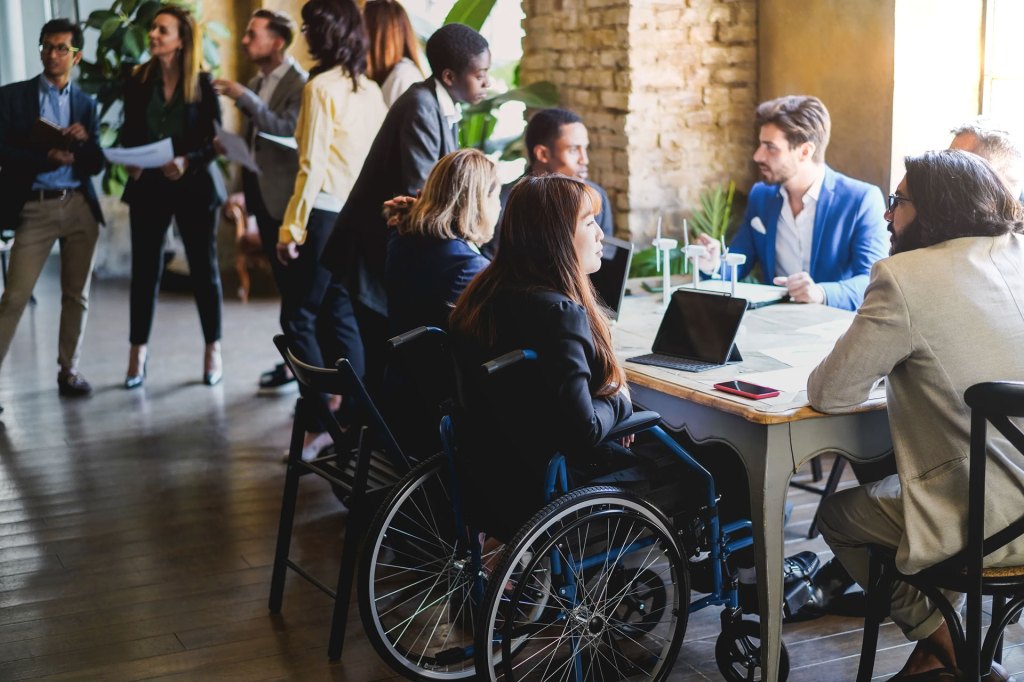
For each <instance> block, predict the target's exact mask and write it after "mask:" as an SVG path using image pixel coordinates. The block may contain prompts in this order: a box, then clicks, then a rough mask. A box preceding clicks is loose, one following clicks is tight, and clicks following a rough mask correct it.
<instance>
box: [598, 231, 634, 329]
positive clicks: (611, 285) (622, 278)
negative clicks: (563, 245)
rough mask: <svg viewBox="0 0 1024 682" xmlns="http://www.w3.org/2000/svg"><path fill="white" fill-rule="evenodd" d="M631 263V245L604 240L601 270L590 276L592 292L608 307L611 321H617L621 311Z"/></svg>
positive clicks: (611, 238)
mask: <svg viewBox="0 0 1024 682" xmlns="http://www.w3.org/2000/svg"><path fill="white" fill-rule="evenodd" d="M632 262H633V243H632V242H627V241H623V240H622V239H616V238H614V237H605V238H604V253H602V254H601V269H600V270H598V271H597V272H593V273H591V274H590V281H591V282H593V284H594V290H595V291H597V295H598V296H599V297H600V298H601V302H602V303H604V304H605V306H607V307H608V310H609V311H610V312H611V314H610V317H611V319H613V320H617V319H619V312H620V311H621V309H622V298H623V296H625V293H626V278H627V277H629V265H630V263H632Z"/></svg>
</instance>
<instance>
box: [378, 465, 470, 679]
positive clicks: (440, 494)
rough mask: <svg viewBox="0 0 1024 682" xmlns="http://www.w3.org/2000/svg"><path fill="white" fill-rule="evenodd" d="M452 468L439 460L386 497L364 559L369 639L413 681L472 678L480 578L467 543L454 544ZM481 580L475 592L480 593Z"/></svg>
mask: <svg viewBox="0 0 1024 682" xmlns="http://www.w3.org/2000/svg"><path fill="white" fill-rule="evenodd" d="M455 536H456V530H455V516H454V512H453V507H452V496H451V488H450V481H449V476H448V462H447V459H446V458H445V455H444V454H443V453H439V454H436V455H434V456H433V457H430V458H429V459H427V460H425V461H424V462H422V463H421V464H420V465H418V466H417V467H416V468H414V469H413V470H412V471H410V472H409V473H408V474H407V475H406V476H405V477H404V478H403V479H402V481H401V482H399V483H398V484H397V485H396V486H395V487H394V488H393V489H392V491H391V493H390V494H389V495H388V497H387V499H386V500H385V501H384V503H383V505H382V506H381V508H380V510H379V511H378V512H377V514H376V517H375V518H374V519H373V522H372V523H371V524H370V527H369V528H368V530H367V533H366V544H365V545H364V548H363V551H362V552H361V554H360V558H359V587H358V591H359V613H360V617H361V618H362V621H363V627H364V629H365V630H366V634H367V637H368V638H369V640H370V642H371V643H372V644H373V647H374V649H376V650H377V653H378V654H380V656H381V658H383V659H384V661H386V662H387V664H388V665H389V666H391V668H392V669H394V670H395V672H397V673H399V674H401V675H402V676H403V677H405V678H407V679H411V680H459V679H470V678H472V677H473V675H474V668H473V655H472V648H471V647H472V644H473V630H474V622H475V610H476V609H475V605H474V600H472V599H471V596H470V592H471V590H472V589H473V583H474V580H475V579H476V578H478V577H479V575H480V571H479V569H478V570H476V571H473V570H472V568H471V566H472V561H471V558H470V556H469V554H470V553H469V550H468V547H467V543H466V542H465V541H461V542H455ZM482 589H483V588H482V579H481V582H480V583H479V585H478V586H477V590H478V592H477V593H478V594H481V593H482Z"/></svg>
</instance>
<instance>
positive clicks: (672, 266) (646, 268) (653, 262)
mask: <svg viewBox="0 0 1024 682" xmlns="http://www.w3.org/2000/svg"><path fill="white" fill-rule="evenodd" d="M662 258H664V256H663V255H662V254H661V253H659V252H658V250H657V249H656V248H654V247H653V246H649V247H647V248H646V249H640V250H639V251H636V252H634V253H633V260H632V262H631V263H630V265H629V276H630V277H654V276H655V275H660V274H661V270H660V269H659V265H658V261H659V259H662ZM683 260H684V259H683V252H682V251H680V250H679V249H673V250H672V253H671V254H670V256H669V272H670V274H673V275H681V274H683Z"/></svg>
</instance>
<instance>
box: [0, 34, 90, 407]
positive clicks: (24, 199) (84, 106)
mask: <svg viewBox="0 0 1024 682" xmlns="http://www.w3.org/2000/svg"><path fill="white" fill-rule="evenodd" d="M83 45H84V38H83V36H82V29H81V28H79V27H78V26H77V25H76V24H73V23H71V22H70V21H68V20H67V19H54V20H52V21H49V22H47V23H46V25H44V26H43V29H42V31H41V32H40V34H39V56H40V59H41V60H42V63H43V73H42V75H40V76H36V77H35V78H33V79H31V80H27V81H22V82H20V83H12V84H11V85H8V86H5V87H3V88H0V187H2V188H3V191H0V229H4V230H9V229H14V230H15V239H14V245H13V247H12V249H11V261H10V269H9V271H8V273H7V274H8V277H7V287H6V288H5V289H4V293H3V297H2V298H0V363H2V362H3V360H4V357H5V356H6V355H7V351H8V349H9V348H10V345H11V339H12V338H13V337H14V330H15V328H16V327H17V326H18V320H20V319H21V314H22V312H23V311H24V309H25V305H26V303H28V300H29V298H30V297H31V295H32V289H33V288H34V287H35V284H36V280H38V279H39V274H40V272H41V271H42V269H43V265H44V264H45V263H46V259H47V257H48V256H49V254H50V251H51V250H52V249H53V244H54V242H58V241H59V242H60V267H61V313H60V338H59V341H58V346H57V351H58V352H57V362H58V364H59V365H60V371H59V373H58V374H57V386H58V388H59V390H60V394H61V395H70V396H77V395H86V394H88V393H89V392H90V391H91V390H92V388H91V387H90V386H89V382H87V381H86V380H85V378H84V377H82V375H81V374H80V373H79V372H78V356H79V350H80V348H81V343H82V332H83V330H84V329H85V317H86V309H87V307H88V298H89V280H90V278H91V276H92V262H93V256H94V255H95V253H96V240H97V238H98V237H99V225H100V223H102V222H103V215H102V213H101V212H100V206H99V203H98V202H97V201H96V192H95V191H94V190H93V187H92V181H91V179H90V178H91V176H93V175H95V174H96V173H99V172H100V170H101V169H102V168H103V153H102V152H101V151H100V147H99V144H98V139H99V117H98V116H97V114H96V103H95V102H94V101H93V100H92V98H90V97H89V96H88V95H86V94H84V93H83V92H81V91H80V90H79V89H78V88H76V87H74V86H73V85H72V84H71V71H72V69H73V68H74V67H75V65H76V64H78V62H79V60H80V59H81V58H82V52H81V50H82V46H83ZM40 119H43V120H45V121H48V122H49V124H50V126H47V124H44V123H42V122H41V121H40Z"/></svg>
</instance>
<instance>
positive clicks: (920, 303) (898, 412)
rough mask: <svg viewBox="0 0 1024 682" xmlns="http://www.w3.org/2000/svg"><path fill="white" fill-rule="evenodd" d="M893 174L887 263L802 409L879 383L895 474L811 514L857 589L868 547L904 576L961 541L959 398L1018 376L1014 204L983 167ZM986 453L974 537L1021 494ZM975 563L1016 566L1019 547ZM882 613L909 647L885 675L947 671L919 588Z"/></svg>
mask: <svg viewBox="0 0 1024 682" xmlns="http://www.w3.org/2000/svg"><path fill="white" fill-rule="evenodd" d="M906 169H907V173H906V176H905V177H904V178H903V180H902V181H901V182H900V184H899V186H898V187H897V189H896V191H895V193H894V194H892V195H890V197H889V208H888V210H887V211H886V213H885V217H886V220H888V221H889V231H890V232H891V233H892V237H891V242H892V254H893V255H892V256H891V257H889V258H886V259H883V260H881V261H878V262H877V263H876V264H875V266H874V268H873V270H872V273H871V280H870V283H869V284H868V287H867V291H866V293H865V297H864V303H863V304H862V305H861V306H860V309H859V310H858V312H857V316H856V317H855V318H854V320H853V323H852V324H851V326H850V329H849V331H847V332H846V334H845V335H844V336H843V337H842V338H840V339H839V341H838V342H837V343H836V346H835V348H834V349H833V351H832V352H831V353H830V354H829V356H828V357H827V358H825V360H823V361H822V363H821V364H820V365H819V366H818V367H817V368H816V369H815V370H814V372H813V373H812V374H811V376H810V379H809V380H808V383H807V394H808V397H809V399H810V402H811V405H813V406H814V407H815V408H817V409H819V410H821V411H823V412H848V411H851V410H855V409H857V406H858V405H860V404H861V403H862V402H864V401H865V400H866V399H867V398H868V394H869V392H870V391H871V389H872V388H873V387H874V386H875V385H876V384H877V382H878V381H879V380H880V379H885V380H886V398H887V402H888V410H889V426H890V429H891V431H892V442H893V445H894V450H893V452H894V457H895V461H896V471H897V473H896V474H895V475H893V476H888V477H886V478H883V479H882V480H880V481H876V482H874V483H869V484H865V485H862V486H858V487H856V488H850V489H847V490H842V491H839V492H837V493H835V494H834V495H832V496H830V497H828V498H826V499H825V500H824V501H822V503H821V510H820V516H819V523H820V528H821V533H822V535H823V536H824V538H825V541H826V542H827V543H828V544H829V546H830V547H831V548H832V550H833V551H834V552H835V554H836V557H837V558H838V559H839V560H840V561H841V562H842V564H843V565H844V566H845V567H846V569H847V570H848V571H849V572H850V575H852V576H853V577H854V578H855V579H856V580H857V582H859V583H860V584H861V585H862V586H864V585H866V583H867V579H868V555H867V550H866V549H865V546H866V545H867V544H868V543H874V544H879V545H884V546H887V547H891V548H893V550H894V551H895V552H896V566H897V568H899V570H901V571H903V572H904V573H908V574H910V573H916V572H918V571H920V570H922V569H924V568H927V567H929V566H932V565H934V564H936V563H938V562H940V561H943V560H944V559H947V558H949V557H951V556H953V555H955V554H956V553H958V552H960V551H961V550H962V549H963V548H964V547H965V546H966V526H967V520H966V517H967V507H966V505H965V504H963V500H965V499H967V490H968V453H969V451H970V443H969V434H970V410H969V409H968V408H967V405H966V404H965V403H964V399H963V395H964V391H965V390H966V389H967V388H968V387H970V386H972V385H973V384H976V383H978V382H982V381H996V380H1009V381H1024V363H1022V362H1021V360H1020V349H1021V348H1022V347H1024V235H1022V234H1021V231H1022V230H1024V215H1022V208H1021V205H1020V203H1019V202H1018V201H1017V197H1015V196H1013V195H1012V194H1011V193H1010V192H1009V191H1008V190H1007V188H1006V186H1005V185H1004V183H1003V182H1002V181H1001V180H1000V177H999V176H998V175H997V174H996V172H995V171H994V170H993V169H992V167H991V166H990V165H989V164H988V163H987V162H986V161H985V160H984V159H982V158H980V157H978V156H975V155H974V154H969V153H966V152H963V151H957V150H944V151H940V152H928V153H926V154H924V155H922V156H917V157H908V158H907V159H906ZM988 456H989V458H990V466H988V467H987V471H988V473H987V476H986V488H987V492H988V496H987V499H986V504H985V524H986V528H985V536H986V537H990V536H991V535H992V534H993V533H994V532H997V531H999V530H1001V529H1003V528H1005V527H1007V526H1008V525H1010V523H1012V522H1013V521H1015V520H1016V519H1017V516H1018V515H1019V506H1017V505H1008V504H1006V503H1005V501H1006V500H1012V499H1017V498H1016V496H1017V495H1019V491H1020V489H1021V488H1024V457H1022V456H1021V454H1020V453H1019V452H1017V451H1016V450H1015V449H1014V448H1013V447H1012V446H1011V445H1010V444H1009V443H1008V442H1007V441H1006V440H1005V439H1003V438H1002V437H1001V436H998V435H996V436H991V437H990V439H989V444H988ZM985 562H986V565H987V566H988V565H991V566H1005V565H1020V564H1021V563H1024V541H1022V540H1021V539H1019V538H1018V539H1017V540H1014V541H1013V542H1011V543H1010V544H1008V545H1006V546H1005V547H1003V548H1001V549H998V550H996V551H995V552H993V553H991V554H990V555H988V556H987V557H986V559H985ZM950 596H952V597H954V599H953V603H954V604H956V603H957V601H956V600H957V598H958V597H957V595H950ZM891 615H892V619H893V621H895V622H896V624H897V625H899V626H900V628H901V629H902V630H903V632H904V634H905V635H906V636H907V638H908V639H910V640H912V641H916V642H918V644H917V646H916V647H915V649H914V651H913V652H912V654H911V656H910V658H909V660H908V661H907V663H906V665H905V666H904V667H903V669H902V670H901V671H900V673H899V674H898V675H897V676H896V677H894V678H892V679H894V680H899V679H904V678H906V677H908V676H910V675H914V674H918V673H926V672H928V671H932V670H937V669H939V668H943V667H953V666H955V664H956V661H955V657H954V653H953V647H952V641H951V639H950V635H949V629H948V626H947V624H946V622H945V620H944V619H943V617H942V615H941V613H940V612H939V611H938V610H937V608H935V607H934V605H933V604H931V602H929V601H928V600H927V599H926V598H925V597H924V596H923V595H922V594H921V593H920V592H918V591H916V590H914V589H913V588H911V587H909V586H908V585H906V584H903V583H897V587H896V588H895V589H894V591H893V597H892V608H891ZM1001 672H1002V671H998V670H997V671H996V675H994V676H993V678H994V679H998V678H999V676H1000V675H1001ZM936 679H938V678H936Z"/></svg>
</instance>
